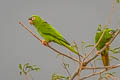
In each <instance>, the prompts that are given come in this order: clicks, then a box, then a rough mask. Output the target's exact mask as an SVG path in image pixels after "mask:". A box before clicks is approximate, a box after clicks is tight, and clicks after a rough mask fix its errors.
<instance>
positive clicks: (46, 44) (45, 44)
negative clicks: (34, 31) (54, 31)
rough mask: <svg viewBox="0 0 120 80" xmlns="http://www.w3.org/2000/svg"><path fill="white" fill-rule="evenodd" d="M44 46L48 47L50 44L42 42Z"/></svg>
mask: <svg viewBox="0 0 120 80" xmlns="http://www.w3.org/2000/svg"><path fill="white" fill-rule="evenodd" d="M41 43H42V44H43V45H44V46H48V45H49V44H48V42H46V41H45V40H42V42H41Z"/></svg>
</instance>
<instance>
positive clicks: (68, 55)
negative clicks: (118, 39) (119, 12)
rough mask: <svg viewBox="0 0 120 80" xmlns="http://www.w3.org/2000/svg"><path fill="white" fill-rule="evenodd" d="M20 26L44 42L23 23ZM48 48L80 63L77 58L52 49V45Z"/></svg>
mask: <svg viewBox="0 0 120 80" xmlns="http://www.w3.org/2000/svg"><path fill="white" fill-rule="evenodd" d="M19 24H20V25H21V26H22V27H23V28H24V29H26V30H27V31H28V32H29V33H31V34H32V35H33V36H34V37H35V38H37V39H38V40H39V41H40V42H42V40H41V39H40V38H39V37H38V36H37V35H35V34H34V33H33V32H32V31H31V30H29V29H28V28H27V27H26V26H25V25H24V24H22V22H21V21H20V22H19ZM47 47H49V48H50V49H52V50H53V51H55V52H57V53H58V54H60V55H63V56H65V57H67V58H69V59H72V60H74V61H76V62H79V60H77V59H75V58H73V57H71V56H69V55H66V54H64V53H62V52H60V51H58V50H56V49H55V48H53V47H51V46H50V45H48V46H47Z"/></svg>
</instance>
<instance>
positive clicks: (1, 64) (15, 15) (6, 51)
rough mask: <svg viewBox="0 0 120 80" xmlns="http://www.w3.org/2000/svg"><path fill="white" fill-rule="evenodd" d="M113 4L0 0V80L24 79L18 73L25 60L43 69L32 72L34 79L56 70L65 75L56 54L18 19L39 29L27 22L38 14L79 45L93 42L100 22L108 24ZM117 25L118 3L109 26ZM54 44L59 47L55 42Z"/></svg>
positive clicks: (95, 0) (78, 0)
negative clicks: (20, 23) (25, 28)
mask: <svg viewBox="0 0 120 80" xmlns="http://www.w3.org/2000/svg"><path fill="white" fill-rule="evenodd" d="M111 4H112V0H0V24H1V26H0V80H21V79H23V77H22V78H21V76H19V74H18V72H19V69H18V64H20V63H21V64H24V63H26V62H30V63H32V64H36V65H38V66H39V67H40V68H41V70H40V71H39V72H33V73H32V74H33V78H34V80H50V79H51V75H52V73H53V72H56V73H59V74H65V70H64V69H63V67H62V66H61V61H60V60H61V59H60V58H58V59H56V53H55V52H53V51H52V50H50V49H48V48H46V47H44V46H43V45H41V44H40V42H39V41H38V40H37V39H35V38H34V37H33V36H32V35H31V34H30V33H28V32H27V31H25V30H24V29H23V28H21V27H20V25H19V24H18V21H19V20H21V21H22V22H23V23H24V24H25V25H26V26H28V27H29V28H30V29H31V30H32V31H33V32H36V31H35V29H34V28H33V26H30V25H29V24H28V18H29V17H30V16H31V15H33V14H38V15H40V16H41V17H42V18H43V19H45V20H46V21H47V22H48V23H50V24H51V25H53V26H54V27H55V28H56V29H57V30H58V31H59V32H60V33H61V34H62V35H63V36H64V37H65V39H66V40H68V41H69V42H70V43H71V42H72V41H73V40H76V41H78V44H80V42H81V41H87V42H89V43H94V35H95V32H96V28H97V25H98V24H103V25H104V24H106V22H107V20H108V18H109V15H110V9H111ZM118 25H120V8H118V4H115V13H114V16H113V21H112V24H111V26H110V27H111V28H115V29H116V28H117V27H118ZM119 40H120V36H118V37H117V38H116V39H115V41H114V42H113V47H115V46H119V45H120V41H119ZM52 46H53V47H57V48H59V46H58V45H56V44H52ZM60 48H61V47H60ZM118 57H119V58H120V56H118ZM98 64H101V62H99V63H98ZM118 71H119V70H118ZM119 74H120V72H119ZM119 74H118V76H120V75H119ZM88 80H89V79H88Z"/></svg>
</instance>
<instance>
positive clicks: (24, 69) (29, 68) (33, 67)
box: [19, 63, 40, 75]
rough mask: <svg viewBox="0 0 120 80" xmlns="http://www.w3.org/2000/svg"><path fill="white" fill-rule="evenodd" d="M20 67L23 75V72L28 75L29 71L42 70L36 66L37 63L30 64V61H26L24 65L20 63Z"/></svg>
mask: <svg viewBox="0 0 120 80" xmlns="http://www.w3.org/2000/svg"><path fill="white" fill-rule="evenodd" d="M19 69H20V72H19V74H20V75H22V73H24V74H25V75H27V73H29V72H31V71H39V70H40V68H39V67H36V65H30V63H26V64H24V65H22V64H19Z"/></svg>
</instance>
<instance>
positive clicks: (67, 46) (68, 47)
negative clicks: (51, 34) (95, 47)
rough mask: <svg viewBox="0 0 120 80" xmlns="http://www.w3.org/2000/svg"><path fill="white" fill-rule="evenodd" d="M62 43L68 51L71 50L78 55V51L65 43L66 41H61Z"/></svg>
mask: <svg viewBox="0 0 120 80" xmlns="http://www.w3.org/2000/svg"><path fill="white" fill-rule="evenodd" d="M62 45H63V46H65V47H66V48H67V49H69V50H70V51H72V52H73V53H75V54H77V55H79V53H78V52H77V51H76V50H75V49H73V48H72V47H71V46H70V45H68V44H66V43H64V42H62Z"/></svg>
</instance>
